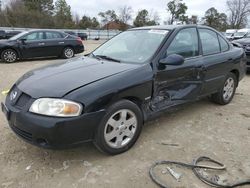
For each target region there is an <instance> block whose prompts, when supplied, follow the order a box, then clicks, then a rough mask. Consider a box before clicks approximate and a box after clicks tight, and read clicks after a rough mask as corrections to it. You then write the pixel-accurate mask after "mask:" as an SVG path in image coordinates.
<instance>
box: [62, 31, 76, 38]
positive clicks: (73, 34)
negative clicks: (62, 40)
mask: <svg viewBox="0 0 250 188" xmlns="http://www.w3.org/2000/svg"><path fill="white" fill-rule="evenodd" d="M64 33H67V34H69V35H72V36H76V37H78V35H77V33H76V32H74V31H64Z"/></svg>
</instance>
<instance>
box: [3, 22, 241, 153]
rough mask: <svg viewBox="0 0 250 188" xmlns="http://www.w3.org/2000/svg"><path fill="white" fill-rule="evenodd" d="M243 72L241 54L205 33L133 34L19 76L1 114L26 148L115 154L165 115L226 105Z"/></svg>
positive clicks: (161, 29) (156, 30) (164, 30)
mask: <svg viewBox="0 0 250 188" xmlns="http://www.w3.org/2000/svg"><path fill="white" fill-rule="evenodd" d="M245 72H246V57H245V53H244V50H243V49H242V48H236V47H233V46H232V45H231V44H229V43H228V42H227V40H226V39H225V38H224V37H223V36H222V35H221V34H220V33H218V32H217V31H215V30H213V29H212V28H209V27H205V26H196V25H195V26H192V25H191V26H156V27H143V28H136V29H131V30H128V31H125V32H123V33H121V34H119V35H117V36H116V37H114V38H112V39H111V40H109V41H107V42H106V43H105V44H103V45H102V46H100V47H99V48H98V49H96V50H95V51H94V52H92V53H91V54H89V55H88V56H85V57H82V58H79V59H78V60H75V61H72V62H67V63H62V64H57V65H56V66H55V65H51V66H47V67H45V68H41V69H36V70H34V71H31V72H28V73H26V74H25V75H24V76H23V77H21V78H20V79H19V80H18V81H17V82H16V83H15V84H14V85H13V87H12V88H11V90H10V92H9V94H8V95H7V97H6V101H5V103H2V110H3V112H4V113H5V115H6V118H7V120H8V122H9V125H10V127H11V129H12V130H13V131H14V132H15V133H16V134H17V135H19V136H20V137H21V138H23V139H24V140H26V141H27V142H29V143H32V144H35V145H37V146H42V147H45V148H64V147H72V146H74V145H79V144H81V143H83V142H86V141H93V142H94V144H95V145H96V146H97V148H98V149H100V150H101V151H103V152H106V153H109V154H119V153H122V152H125V151H127V150H128V149H129V148H131V147H132V146H133V145H134V143H135V142H136V140H137V138H138V137H139V135H140V132H141V130H142V127H143V124H144V123H145V122H146V121H148V120H150V119H152V118H154V117H156V116H157V115H159V114H160V113H161V112H164V111H165V110H168V109H170V108H172V107H175V106H177V105H181V104H184V103H188V102H191V101H196V100H198V99H200V98H203V97H207V96H209V97H210V99H211V100H212V101H214V102H216V103H218V104H221V105H226V104H229V103H230V102H231V101H232V99H233V97H234V94H235V91H236V88H237V86H238V84H239V81H240V80H241V79H242V78H243V77H244V75H245ZM183 131H185V130H183Z"/></svg>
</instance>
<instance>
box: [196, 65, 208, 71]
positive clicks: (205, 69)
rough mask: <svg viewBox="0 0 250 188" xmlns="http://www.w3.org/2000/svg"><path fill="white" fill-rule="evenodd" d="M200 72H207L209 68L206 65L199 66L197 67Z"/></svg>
mask: <svg viewBox="0 0 250 188" xmlns="http://www.w3.org/2000/svg"><path fill="white" fill-rule="evenodd" d="M196 69H197V70H198V71H199V72H206V71H207V68H206V67H205V66H198V67H197V68H196Z"/></svg>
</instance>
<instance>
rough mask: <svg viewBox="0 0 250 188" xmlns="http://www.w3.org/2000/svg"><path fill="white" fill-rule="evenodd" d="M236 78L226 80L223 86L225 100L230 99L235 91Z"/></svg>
mask: <svg viewBox="0 0 250 188" xmlns="http://www.w3.org/2000/svg"><path fill="white" fill-rule="evenodd" d="M234 85H235V83H234V79H233V78H231V77H230V78H228V79H227V80H226V82H225V85H224V88H223V98H224V100H225V101H228V100H230V98H231V97H232V95H233V93H234Z"/></svg>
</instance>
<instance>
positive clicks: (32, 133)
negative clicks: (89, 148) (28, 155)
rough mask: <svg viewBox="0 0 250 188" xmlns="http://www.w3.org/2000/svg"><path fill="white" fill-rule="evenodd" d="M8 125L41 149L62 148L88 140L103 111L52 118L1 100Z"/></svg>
mask: <svg viewBox="0 0 250 188" xmlns="http://www.w3.org/2000/svg"><path fill="white" fill-rule="evenodd" d="M1 106H2V111H3V112H4V113H5V115H6V118H7V120H8V123H9V126H10V128H11V129H12V130H13V132H15V133H16V134H17V135H18V136H19V137H21V138H22V139H24V140H25V141H27V142H29V143H31V144H33V145H36V146H40V147H44V148H50V149H65V148H71V147H73V146H77V145H80V144H81V143H84V142H87V141H91V140H93V138H94V133H95V130H96V127H97V126H98V124H99V122H100V121H101V119H102V117H103V116H104V114H105V111H104V110H102V111H98V112H94V113H86V114H82V115H81V116H79V117H74V118H55V117H47V116H41V115H36V114H33V113H30V112H28V110H27V109H28V108H27V106H24V107H23V108H22V109H20V108H17V107H15V106H13V105H11V104H10V103H9V99H8V97H7V98H6V102H5V104H3V103H1Z"/></svg>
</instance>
